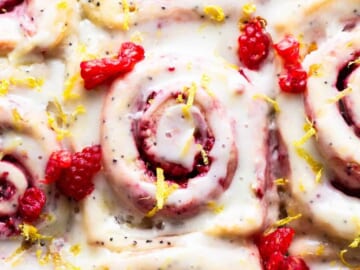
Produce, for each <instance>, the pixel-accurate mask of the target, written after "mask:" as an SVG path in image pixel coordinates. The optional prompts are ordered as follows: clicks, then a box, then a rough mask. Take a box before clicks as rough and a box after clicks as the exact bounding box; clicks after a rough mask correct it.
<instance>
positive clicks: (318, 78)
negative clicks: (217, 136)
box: [277, 29, 360, 258]
mask: <svg viewBox="0 0 360 270" xmlns="http://www.w3.org/2000/svg"><path fill="white" fill-rule="evenodd" d="M358 35H359V30H358V29H354V30H352V31H350V32H347V31H343V32H340V33H338V34H337V35H336V36H335V37H334V38H332V39H330V40H328V41H327V42H326V43H325V44H323V45H322V46H321V47H319V49H318V50H316V51H314V52H313V53H311V54H310V55H308V56H307V57H306V58H305V60H304V66H305V67H306V69H307V70H309V76H310V77H309V79H308V89H307V91H306V93H305V95H304V103H303V100H302V99H301V98H299V97H296V96H291V95H286V94H280V96H279V98H278V100H279V104H280V107H281V112H280V113H279V115H278V118H277V120H278V125H279V129H280V133H281V139H282V141H283V143H284V145H285V146H286V150H287V154H285V155H284V156H286V157H287V158H285V160H286V161H284V164H285V165H284V167H285V168H287V170H285V171H286V176H287V177H288V179H289V182H288V189H287V190H288V191H289V195H288V196H286V197H287V198H288V203H287V205H288V208H289V211H290V212H292V213H294V211H295V212H297V213H302V215H303V218H302V220H301V222H300V223H302V224H303V225H304V224H307V226H303V227H302V229H304V230H305V231H307V232H308V233H310V231H311V230H312V231H321V232H324V233H325V236H324V235H322V236H321V237H320V240H315V241H314V242H315V243H319V244H321V243H323V245H324V246H327V247H328V248H326V252H324V256H327V257H330V258H334V257H335V256H336V257H338V255H339V252H340V250H341V249H342V248H343V247H344V246H345V247H346V245H348V244H349V243H351V241H352V240H353V239H354V238H355V237H357V236H358V233H359V220H360V219H359V218H360V216H359V213H360V211H359V210H360V209H359V207H360V201H359V179H358V173H359V172H358V170H359V169H358V166H359V157H358V153H357V152H358V151H357V148H358V143H359V138H358V117H359V115H358V111H357V106H356V104H357V103H358V99H357V95H358V93H357V92H358V89H357V80H358V75H357V74H358V63H357V58H358V51H359V46H360V43H359V39H358ZM322 237H325V239H326V240H324V239H323V238H322ZM317 239H319V238H317ZM303 243H310V241H308V242H307V241H304V242H303ZM324 243H325V244H324ZM334 243H337V245H336V244H334ZM346 243H347V244H346ZM297 247H298V249H297V250H298V251H299V247H300V245H298V246H297ZM305 250H306V245H304V248H303V251H305Z"/></svg>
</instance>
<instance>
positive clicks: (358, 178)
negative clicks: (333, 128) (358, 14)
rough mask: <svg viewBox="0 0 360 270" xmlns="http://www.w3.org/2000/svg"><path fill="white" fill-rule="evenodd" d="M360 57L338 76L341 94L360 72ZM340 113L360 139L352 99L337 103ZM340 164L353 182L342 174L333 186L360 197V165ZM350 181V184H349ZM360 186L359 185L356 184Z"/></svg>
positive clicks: (355, 56)
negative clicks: (359, 62)
mask: <svg viewBox="0 0 360 270" xmlns="http://www.w3.org/2000/svg"><path fill="white" fill-rule="evenodd" d="M359 56H360V53H358V52H357V53H354V55H353V56H352V58H351V59H350V60H349V61H347V62H346V63H345V64H344V65H343V66H342V67H341V68H340V70H339V73H338V76H337V78H336V82H335V86H336V89H337V90H338V91H339V92H343V91H344V90H346V89H347V88H348V87H349V86H350V85H349V78H350V77H351V76H352V75H353V74H354V73H355V72H359V71H358V68H359V64H358V63H357V62H356V59H357V58H358V57H359ZM337 106H338V109H339V113H340V114H341V116H342V118H343V119H344V121H345V122H346V123H347V125H349V126H350V127H351V128H352V129H353V131H354V133H355V134H356V135H357V136H358V137H359V138H360V122H359V116H357V115H356V114H355V111H354V109H353V102H352V101H351V97H349V96H344V97H343V98H342V99H339V100H338V102H337ZM338 162H339V163H346V167H345V174H346V178H351V180H344V179H343V177H342V174H341V173H340V174H338V175H337V176H335V177H334V178H333V181H332V184H333V186H334V187H336V188H337V189H339V190H341V191H343V192H344V193H346V194H347V195H350V196H354V197H358V198H359V197H360V188H353V187H352V185H353V183H352V182H353V181H355V182H358V183H360V165H359V164H356V163H352V162H347V161H346V160H344V161H341V160H339V161H338ZM349 181H350V182H349ZM356 185H359V184H356Z"/></svg>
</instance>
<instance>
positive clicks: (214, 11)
mask: <svg viewBox="0 0 360 270" xmlns="http://www.w3.org/2000/svg"><path fill="white" fill-rule="evenodd" d="M204 13H205V15H206V16H207V17H208V18H209V19H210V20H212V21H216V22H223V21H224V20H225V14H224V11H223V9H222V7H220V6H217V5H208V6H205V7H204Z"/></svg>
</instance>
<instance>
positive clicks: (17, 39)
mask: <svg viewBox="0 0 360 270" xmlns="http://www.w3.org/2000/svg"><path fill="white" fill-rule="evenodd" d="M73 9H74V2H73V1H72V0H59V1H47V2H46V3H45V2H44V1H41V0H5V1H1V2H0V10H1V11H0V33H1V37H0V53H1V54H6V53H8V52H10V51H12V50H14V49H16V50H15V52H16V53H15V54H14V55H13V57H16V60H18V58H19V56H20V55H23V54H24V53H27V52H30V51H32V50H34V49H35V50H37V51H40V52H46V51H48V50H49V49H51V48H54V47H56V46H57V45H58V44H59V43H60V42H61V41H62V40H63V38H64V37H65V35H66V33H67V31H68V29H69V28H70V21H71V16H72V14H73Z"/></svg>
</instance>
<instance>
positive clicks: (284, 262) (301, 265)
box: [265, 251, 309, 270]
mask: <svg viewBox="0 0 360 270" xmlns="http://www.w3.org/2000/svg"><path fill="white" fill-rule="evenodd" d="M265 270H309V267H308V266H307V265H306V263H305V261H304V260H303V259H301V258H298V257H295V256H285V255H283V254H281V253H280V252H278V251H276V252H274V253H273V254H272V255H271V256H270V258H269V260H268V261H267V262H266V263H265Z"/></svg>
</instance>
